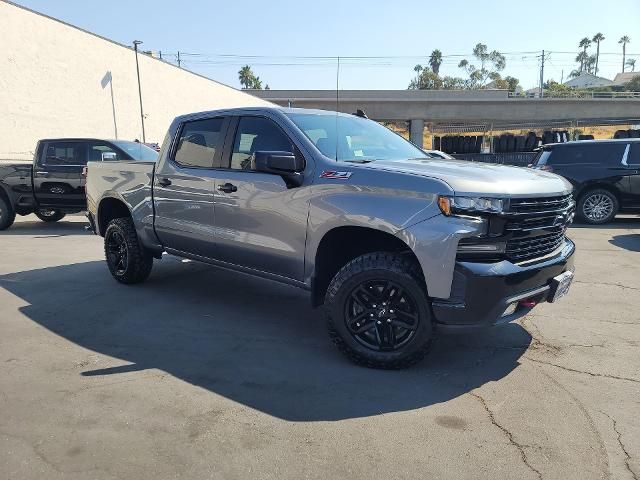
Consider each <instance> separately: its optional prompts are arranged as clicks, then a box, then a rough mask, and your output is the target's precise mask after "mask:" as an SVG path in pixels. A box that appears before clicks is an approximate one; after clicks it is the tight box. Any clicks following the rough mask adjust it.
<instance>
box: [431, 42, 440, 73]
mask: <svg viewBox="0 0 640 480" xmlns="http://www.w3.org/2000/svg"><path fill="white" fill-rule="evenodd" d="M440 65H442V52H441V51H440V50H438V49H437V48H436V49H435V50H434V51H433V52H431V56H430V57H429V66H430V67H431V70H432V71H433V73H435V74H436V75H440Z"/></svg>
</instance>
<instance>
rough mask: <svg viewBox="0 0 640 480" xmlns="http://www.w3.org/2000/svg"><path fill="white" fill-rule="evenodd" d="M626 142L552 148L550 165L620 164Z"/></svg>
mask: <svg viewBox="0 0 640 480" xmlns="http://www.w3.org/2000/svg"><path fill="white" fill-rule="evenodd" d="M625 148H626V144H624V143H617V144H613V143H603V144H600V145H598V144H589V145H578V146H567V147H557V148H554V149H553V150H552V155H551V158H550V159H549V160H548V161H547V163H549V164H550V165H575V164H596V165H620V163H621V162H622V155H623V154H624V149H625Z"/></svg>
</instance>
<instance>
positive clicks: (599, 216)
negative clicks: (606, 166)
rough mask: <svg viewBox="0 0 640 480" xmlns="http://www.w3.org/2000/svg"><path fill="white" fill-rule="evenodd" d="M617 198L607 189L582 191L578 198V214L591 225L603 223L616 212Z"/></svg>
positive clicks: (610, 218)
mask: <svg viewBox="0 0 640 480" xmlns="http://www.w3.org/2000/svg"><path fill="white" fill-rule="evenodd" d="M618 208H619V204H618V199H617V198H616V196H615V195H614V194H613V193H611V192H610V191H609V190H604V189H602V188H597V189H594V190H590V191H588V192H586V193H584V194H583V195H582V196H581V197H580V200H578V215H579V216H580V218H581V219H582V220H583V221H585V222H586V223H589V224H591V225H603V224H605V223H609V222H610V221H612V220H613V219H614V217H615V216H616V214H617V213H618Z"/></svg>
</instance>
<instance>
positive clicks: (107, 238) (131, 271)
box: [104, 218, 153, 284]
mask: <svg viewBox="0 0 640 480" xmlns="http://www.w3.org/2000/svg"><path fill="white" fill-rule="evenodd" d="M104 254H105V258H106V260H107V265H108V266H109V271H110V272H111V275H112V276H113V278H115V279H116V280H117V281H119V282H120V283H125V284H133V283H141V282H144V281H145V280H146V279H147V278H148V277H149V274H150V273H151V268H152V267H153V257H152V256H151V253H149V251H148V250H147V249H145V248H144V247H143V246H142V245H140V241H139V240H138V235H137V234H136V229H135V228H134V225H133V221H132V220H131V219H130V218H116V219H114V220H111V222H110V223H109V225H108V226H107V230H106V232H105V234H104Z"/></svg>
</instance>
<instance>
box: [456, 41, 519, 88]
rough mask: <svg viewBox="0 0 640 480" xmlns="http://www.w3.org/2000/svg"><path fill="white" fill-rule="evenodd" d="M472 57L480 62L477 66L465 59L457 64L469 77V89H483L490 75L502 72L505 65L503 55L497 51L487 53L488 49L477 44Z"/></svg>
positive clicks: (481, 44)
mask: <svg viewBox="0 0 640 480" xmlns="http://www.w3.org/2000/svg"><path fill="white" fill-rule="evenodd" d="M473 56H474V57H475V58H476V60H477V61H478V62H480V64H479V66H476V65H474V64H472V63H470V62H469V60H466V59H465V60H462V61H460V63H459V64H458V67H459V68H463V69H464V70H465V71H466V72H467V74H468V75H469V81H470V82H469V85H470V87H471V88H483V87H484V86H485V85H486V84H487V80H489V79H490V78H491V77H492V75H493V76H495V74H496V73H499V72H501V71H502V70H504V68H505V66H506V64H507V60H506V59H505V57H504V55H502V54H501V53H500V52H499V51H497V50H493V51H492V52H489V49H488V48H487V46H486V45H485V44H483V43H478V44H477V45H476V46H475V47H474V48H473Z"/></svg>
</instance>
